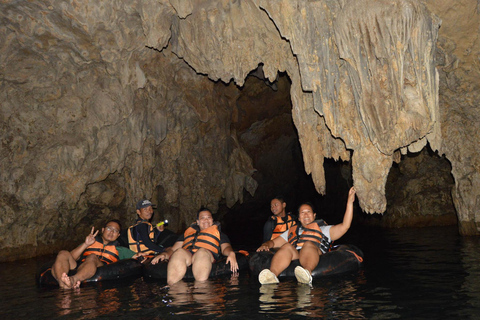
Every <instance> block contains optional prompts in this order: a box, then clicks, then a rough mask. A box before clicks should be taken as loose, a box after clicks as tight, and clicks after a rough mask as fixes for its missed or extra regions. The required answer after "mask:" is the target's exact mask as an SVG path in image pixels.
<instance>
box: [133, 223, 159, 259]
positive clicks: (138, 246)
mask: <svg viewBox="0 0 480 320" xmlns="http://www.w3.org/2000/svg"><path fill="white" fill-rule="evenodd" d="M141 223H146V224H147V225H148V237H149V238H150V239H151V240H152V242H155V232H154V230H153V226H152V224H151V223H150V222H148V221H146V220H138V221H137V223H136V224H134V225H133V226H130V227H129V228H128V232H127V235H128V247H129V249H130V250H132V251H133V252H136V253H139V252H145V253H148V254H154V253H155V251H154V250H151V249H149V248H148V247H147V246H146V245H145V244H144V243H143V240H141V239H140V236H139V235H138V234H137V236H136V238H137V240H135V238H134V237H133V233H134V232H135V229H134V228H135V227H136V226H138V225H139V224H141Z"/></svg>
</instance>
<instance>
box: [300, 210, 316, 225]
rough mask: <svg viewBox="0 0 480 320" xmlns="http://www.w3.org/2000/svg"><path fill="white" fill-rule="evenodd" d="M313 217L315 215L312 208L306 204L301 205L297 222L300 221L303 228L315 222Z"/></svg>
mask: <svg viewBox="0 0 480 320" xmlns="http://www.w3.org/2000/svg"><path fill="white" fill-rule="evenodd" d="M315 216H316V214H315V213H314V212H313V209H312V207H311V206H310V205H308V204H302V205H301V206H300V208H299V209H298V221H300V223H301V224H302V226H303V227H306V226H307V225H308V224H310V223H312V222H313V221H315Z"/></svg>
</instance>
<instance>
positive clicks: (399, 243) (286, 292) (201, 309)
mask: <svg viewBox="0 0 480 320" xmlns="http://www.w3.org/2000/svg"><path fill="white" fill-rule="evenodd" d="M367 231H368V230H367ZM367 231H365V230H362V235H364V234H369V233H367ZM361 241H363V242H360V240H357V241H356V242H355V243H358V244H359V247H361V248H362V250H364V252H365V264H364V269H363V270H362V271H360V272H356V273H353V274H347V275H339V276H333V277H327V278H319V279H314V281H313V287H312V288H310V287H308V286H305V285H299V284H298V283H297V282H296V281H295V279H288V280H284V279H282V282H281V283H280V284H278V285H274V286H260V284H259V283H258V278H257V277H254V276H251V275H249V274H248V273H244V274H240V275H239V276H238V277H231V278H218V279H212V280H209V281H207V282H204V283H195V282H188V281H187V282H181V283H179V286H177V287H176V288H175V287H172V288H168V287H166V286H165V285H166V283H165V282H164V281H159V282H149V281H147V280H144V279H142V278H138V279H133V280H132V281H126V282H123V281H122V282H119V281H112V282H104V283H98V284H96V285H93V286H85V287H82V288H80V290H67V291H64V290H60V289H59V288H36V287H35V282H34V277H33V275H34V274H35V271H36V270H37V268H38V266H39V265H43V263H44V262H45V261H39V263H38V264H37V263H36V261H34V260H26V261H20V262H15V263H1V264H0V279H2V281H0V296H1V299H0V314H1V318H0V319H1V320H6V319H58V318H60V319H63V320H65V319H94V318H103V319H106V318H107V319H113V318H119V319H179V318H180V319H211V318H222V319H223V318H225V319H232V318H234V319H249V320H253V319H305V318H319V319H480V286H479V285H478V284H479V283H480V250H479V247H480V238H461V237H459V235H458V231H457V230H456V229H455V228H453V229H449V228H432V229H428V228H426V229H421V230H419V229H414V230H403V229H402V230H389V231H385V230H383V231H382V230H375V232H372V233H370V234H369V236H368V237H363V238H361ZM26 275H30V276H26Z"/></svg>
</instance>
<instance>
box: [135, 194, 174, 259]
mask: <svg viewBox="0 0 480 320" xmlns="http://www.w3.org/2000/svg"><path fill="white" fill-rule="evenodd" d="M136 208H137V215H138V217H137V221H136V223H135V224H134V225H133V226H130V227H129V228H128V234H127V236H128V246H129V248H130V250H132V251H134V252H143V253H147V254H155V253H160V252H163V251H164V248H163V246H160V245H158V244H156V242H157V239H158V237H159V236H160V233H161V232H162V231H163V230H164V228H165V227H164V226H163V225H161V226H158V227H154V226H153V225H152V224H151V223H150V220H151V219H152V216H153V207H152V203H151V202H150V201H149V200H146V199H145V200H140V201H139V202H138V203H137V206H136Z"/></svg>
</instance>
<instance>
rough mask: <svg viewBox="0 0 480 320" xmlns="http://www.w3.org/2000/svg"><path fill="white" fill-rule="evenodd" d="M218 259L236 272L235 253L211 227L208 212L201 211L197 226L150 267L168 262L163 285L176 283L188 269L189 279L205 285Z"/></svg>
mask: <svg viewBox="0 0 480 320" xmlns="http://www.w3.org/2000/svg"><path fill="white" fill-rule="evenodd" d="M221 255H224V256H226V257H227V261H226V263H230V270H231V271H232V272H237V271H238V263H237V258H236V256H235V251H233V248H232V246H231V245H230V240H229V239H228V237H227V235H226V234H224V233H223V232H221V231H220V230H219V228H218V225H216V224H214V222H213V217H212V212H211V211H210V210H209V209H206V208H202V209H200V210H199V211H198V212H197V223H196V225H192V226H191V227H189V228H188V229H187V230H185V232H184V234H183V235H181V236H180V237H179V238H178V239H177V242H175V244H174V245H173V246H172V247H170V248H167V249H166V250H165V251H164V252H162V253H160V254H159V255H157V256H156V257H155V258H154V259H153V260H152V264H157V263H158V262H159V261H163V260H169V262H168V266H167V283H168V284H169V285H172V284H174V283H176V282H178V281H180V280H181V279H182V278H183V277H184V276H185V273H186V272H187V267H189V266H192V272H193V276H194V277H195V280H197V281H205V280H207V279H208V277H209V275H210V271H211V270H212V264H213V262H215V260H216V259H217V258H219V257H220V256H221Z"/></svg>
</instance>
